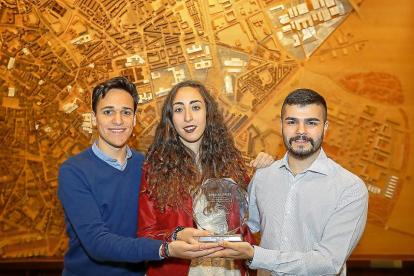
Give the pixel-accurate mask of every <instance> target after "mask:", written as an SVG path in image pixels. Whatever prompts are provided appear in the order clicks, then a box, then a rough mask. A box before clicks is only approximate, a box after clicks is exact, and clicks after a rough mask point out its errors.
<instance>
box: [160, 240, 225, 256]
mask: <svg viewBox="0 0 414 276" xmlns="http://www.w3.org/2000/svg"><path fill="white" fill-rule="evenodd" d="M222 249H223V247H221V246H219V245H218V243H195V244H188V243H186V242H184V241H173V242H170V244H169V245H168V251H169V252H170V255H171V257H176V258H182V259H194V258H199V257H203V256H206V255H210V254H213V253H215V252H217V251H220V250H222Z"/></svg>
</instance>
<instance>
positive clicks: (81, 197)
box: [58, 163, 162, 263]
mask: <svg viewBox="0 0 414 276" xmlns="http://www.w3.org/2000/svg"><path fill="white" fill-rule="evenodd" d="M89 184H90V183H88V181H87V178H86V177H85V175H84V173H83V172H82V170H80V169H79V168H77V167H76V166H74V165H73V164H67V163H64V164H62V165H61V167H60V169H59V188H58V196H59V199H60V201H61V203H62V206H63V209H64V213H65V216H66V217H67V222H68V224H69V225H67V229H68V233H69V232H73V235H71V236H72V237H71V241H70V244H73V243H80V244H81V246H82V247H83V248H84V250H85V251H86V253H87V254H88V256H89V257H91V258H92V259H94V260H97V261H115V262H132V263H137V262H141V261H143V260H159V259H160V257H159V253H158V251H159V247H160V246H161V244H162V242H160V241H156V240H151V239H147V238H132V237H123V236H119V235H116V234H114V233H110V232H109V230H108V227H107V225H106V223H105V221H104V220H103V218H102V215H101V212H100V210H99V207H98V204H97V202H96V200H95V196H96V195H94V194H93V193H92V191H91V189H90V186H89ZM117 200H122V198H119V199H116V200H115V202H116V201H117ZM125 223H128V222H125ZM129 223H131V222H129Z"/></svg>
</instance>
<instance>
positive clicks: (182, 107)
mask: <svg viewBox="0 0 414 276" xmlns="http://www.w3.org/2000/svg"><path fill="white" fill-rule="evenodd" d="M272 162H273V158H271V157H270V156H269V155H267V154H260V155H259V156H258V157H257V158H256V161H255V165H256V163H259V165H258V167H261V166H266V165H270V164H271V163H272ZM252 163H253V161H252ZM252 163H251V165H252ZM212 178H232V179H233V180H234V181H235V182H236V183H237V184H238V185H239V186H241V187H242V188H243V189H246V188H247V185H248V181H249V179H248V176H247V172H246V166H245V164H244V161H243V158H242V156H241V153H240V151H239V150H238V149H237V148H236V147H235V145H234V140H233V138H232V136H231V134H230V132H229V131H228V129H227V126H226V124H225V122H224V117H223V115H222V112H221V110H220V109H219V106H218V104H217V102H216V100H215V99H214V98H213V97H212V96H211V95H210V93H209V91H208V90H207V89H206V87H205V86H204V85H203V84H201V83H200V82H198V81H192V80H190V81H183V82H181V83H178V84H177V85H175V86H174V87H173V88H172V89H171V91H170V93H169V94H168V96H167V98H166V99H165V102H164V105H163V108H162V115H161V121H160V123H159V125H158V127H157V129H156V131H155V137H154V141H153V143H152V144H151V146H150V147H149V149H148V152H147V158H146V161H145V163H144V174H143V177H142V182H141V191H140V198H139V215H138V236H140V237H148V238H153V239H159V240H164V241H166V242H168V241H172V240H184V241H187V242H189V243H195V242H197V237H194V236H195V235H196V234H195V231H194V230H195V229H194V227H196V225H195V223H194V221H193V220H192V218H191V217H192V212H193V203H192V198H191V195H192V194H193V193H194V192H195V191H196V190H197V189H198V188H200V186H201V184H202V183H204V182H205V181H206V180H208V179H212ZM240 232H241V233H242V235H243V237H244V240H246V241H249V242H253V243H254V242H255V241H254V238H253V237H252V235H251V233H250V230H249V229H248V227H242V228H241V229H240ZM245 270H246V267H245V266H244V264H243V262H240V261H235V262H233V261H228V260H224V259H214V260H211V259H208V258H204V259H203V260H199V259H195V260H192V261H190V260H182V259H176V258H168V259H165V260H163V261H161V262H158V263H156V262H150V263H149V268H148V270H147V275H148V276H153V275H173V276H174V275H176V276H181V275H245Z"/></svg>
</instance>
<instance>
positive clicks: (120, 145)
mask: <svg viewBox="0 0 414 276" xmlns="http://www.w3.org/2000/svg"><path fill="white" fill-rule="evenodd" d="M92 124H93V125H94V126H96V127H97V128H98V132H99V140H98V141H99V142H98V147H99V149H100V150H102V152H104V153H105V154H106V155H108V156H113V153H114V152H116V151H119V150H120V149H125V148H126V143H127V141H128V139H129V137H130V136H131V134H132V130H133V128H134V126H135V114H134V100H133V99H132V96H131V95H130V94H129V93H128V92H126V91H124V90H121V89H112V90H110V91H109V92H108V93H107V94H106V95H105V97H104V98H103V99H100V100H99V102H98V104H97V106H96V114H95V113H93V114H92Z"/></svg>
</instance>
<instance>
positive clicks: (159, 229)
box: [137, 169, 179, 241]
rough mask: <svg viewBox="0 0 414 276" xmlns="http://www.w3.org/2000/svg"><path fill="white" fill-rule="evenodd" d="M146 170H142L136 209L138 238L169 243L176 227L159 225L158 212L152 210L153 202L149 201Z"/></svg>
mask: <svg viewBox="0 0 414 276" xmlns="http://www.w3.org/2000/svg"><path fill="white" fill-rule="evenodd" d="M146 175H147V170H146V169H144V172H143V174H142V179H141V187H140V192H139V208H138V233H137V235H138V237H147V238H151V239H157V240H162V241H171V238H172V234H173V231H174V229H175V228H176V227H177V226H178V225H179V224H178V223H179V222H178V221H177V222H176V223H177V226H173V227H170V228H165V227H164V226H163V225H161V223H160V219H162V218H160V212H159V211H157V210H155V209H154V202H153V200H150V193H149V191H148V183H147V180H146Z"/></svg>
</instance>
